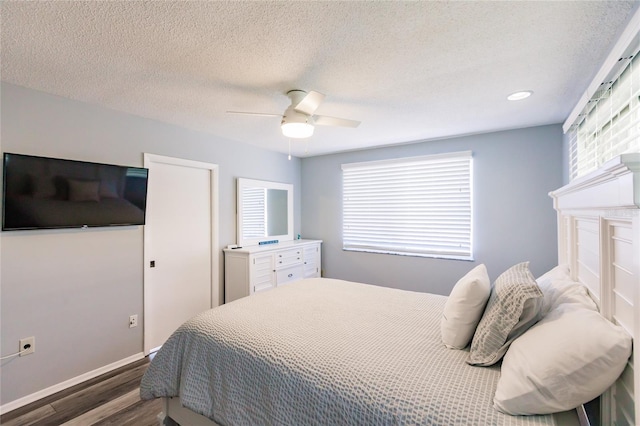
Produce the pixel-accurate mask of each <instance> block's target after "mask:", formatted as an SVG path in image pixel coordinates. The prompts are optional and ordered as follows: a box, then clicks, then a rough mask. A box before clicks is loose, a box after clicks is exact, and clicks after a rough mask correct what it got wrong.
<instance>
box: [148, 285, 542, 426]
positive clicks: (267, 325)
mask: <svg viewBox="0 0 640 426" xmlns="http://www.w3.org/2000/svg"><path fill="white" fill-rule="evenodd" d="M445 300H446V298H445V297H444V296H437V295H431V294H425V293H415V292H409V291H402V290H394V289H389V288H383V287H377V286H371V285H365V284H358V283H352V282H347V281H340V280H332V279H324V278H315V279H309V280H303V281H298V282H295V283H292V284H290V285H287V286H285V287H280V288H278V289H275V290H272V291H269V292H265V293H261V294H258V295H255V296H251V297H246V298H243V299H240V300H237V301H235V302H232V303H229V304H226V305H223V306H221V307H218V308H215V309H212V310H209V311H206V312H203V313H202V314H200V315H198V316H196V317H194V318H193V319H191V320H189V321H188V322H187V323H185V324H184V325H183V326H181V327H180V328H179V329H178V330H177V331H176V332H175V333H174V334H173V335H172V336H171V337H170V338H169V340H168V341H167V342H166V343H165V344H164V345H163V346H162V349H161V350H160V351H159V352H158V354H157V355H156V357H155V358H154V360H153V362H152V363H151V365H150V366H149V368H148V370H147V372H146V374H145V375H144V377H143V379H142V384H141V387H140V389H141V396H142V398H143V399H151V398H154V397H172V396H180V397H181V400H182V403H183V404H184V405H185V406H186V407H187V408H189V409H191V410H193V411H195V412H197V413H199V414H202V415H204V416H206V417H209V418H211V419H212V420H214V421H216V422H217V423H219V424H221V425H329V424H330V425H483V426H484V425H552V424H554V421H553V418H552V417H551V416H531V417H514V416H508V415H505V414H502V413H499V412H498V411H496V410H495V409H494V408H493V402H492V400H493V395H494V393H495V389H496V384H497V381H498V377H499V374H500V370H499V367H496V366H494V367H490V368H487V367H472V366H469V365H467V364H466V363H465V359H466V357H467V355H468V353H467V352H466V351H458V350H450V349H447V348H445V346H444V345H443V344H442V342H441V339H440V317H441V313H442V309H443V307H444V302H445Z"/></svg>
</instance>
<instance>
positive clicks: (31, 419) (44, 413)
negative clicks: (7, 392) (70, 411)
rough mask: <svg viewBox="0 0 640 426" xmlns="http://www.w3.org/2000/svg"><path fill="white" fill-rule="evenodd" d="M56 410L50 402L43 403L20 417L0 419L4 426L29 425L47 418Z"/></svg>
mask: <svg viewBox="0 0 640 426" xmlns="http://www.w3.org/2000/svg"><path fill="white" fill-rule="evenodd" d="M55 412H56V411H55V410H54V409H53V407H52V406H51V405H49V404H46V405H43V406H42V407H38V408H36V409H35V410H32V411H29V412H26V413H24V414H22V415H21V416H19V417H14V418H13V419H11V420H7V421H4V420H2V421H0V424H1V425H2V426H27V425H32V424H34V423H36V422H38V421H40V420H42V419H46V418H47V417H49V416H51V415H52V414H55Z"/></svg>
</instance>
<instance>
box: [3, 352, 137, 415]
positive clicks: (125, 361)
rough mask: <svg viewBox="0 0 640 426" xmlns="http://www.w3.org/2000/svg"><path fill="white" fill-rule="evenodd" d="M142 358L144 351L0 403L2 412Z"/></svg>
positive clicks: (22, 405)
mask: <svg viewBox="0 0 640 426" xmlns="http://www.w3.org/2000/svg"><path fill="white" fill-rule="evenodd" d="M142 358H144V353H143V352H140V353H137V354H135V355H131V356H130V357H127V358H124V359H121V360H120V361H116V362H114V363H112V364H109V365H105V366H104V367H100V368H97V369H95V370H93V371H89V372H87V373H84V374H81V375H79V376H77V377H74V378H72V379H69V380H65V381H64V382H62V383H58V384H57V385H53V386H50V387H48V388H46V389H42V390H40V391H38V392H35V393H32V394H31V395H27V396H23V397H22V398H18V399H16V400H14V401H11V402H7V403H6V404H3V405H0V414H5V413H8V412H9V411H13V410H15V409H16V408H20V407H24V406H25V405H27V404H31V403H32V402H35V401H37V400H39V399H42V398H45V397H47V396H49V395H53V394H54V393H56V392H60V391H61V390H65V389H68V388H70V387H71V386H75V385H77V384H80V383H82V382H85V381H87V380H90V379H93V378H94V377H98V376H99V375H101V374H104V373H108V372H109V371H112V370H115V369H116V368H120V367H122V366H124V365H127V364H131V363H132V362H135V361H138V360H140V359H142Z"/></svg>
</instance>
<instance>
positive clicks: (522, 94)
mask: <svg viewBox="0 0 640 426" xmlns="http://www.w3.org/2000/svg"><path fill="white" fill-rule="evenodd" d="M532 94H533V92H532V91H531V90H525V91H523V92H515V93H512V94H510V95H509V96H507V99H509V100H510V101H520V100H522V99H526V98H528V97H529V96H531V95H532Z"/></svg>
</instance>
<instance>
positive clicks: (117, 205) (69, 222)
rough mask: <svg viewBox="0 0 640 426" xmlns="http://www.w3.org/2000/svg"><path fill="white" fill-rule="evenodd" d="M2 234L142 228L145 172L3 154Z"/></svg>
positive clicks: (145, 196) (110, 166) (135, 169)
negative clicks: (28, 231) (27, 230)
mask: <svg viewBox="0 0 640 426" xmlns="http://www.w3.org/2000/svg"><path fill="white" fill-rule="evenodd" d="M3 164H4V169H3V191H2V197H3V203H2V230H3V231H12V230H21V229H52V228H87V227H94V226H124V225H144V221H145V209H146V202H147V178H148V172H149V170H148V169H145V168H140V167H125V166H116V165H111V164H99V163H88V162H83V161H73V160H62V159H58V158H46V157H35V156H31V155H22V154H10V153H4V163H3Z"/></svg>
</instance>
